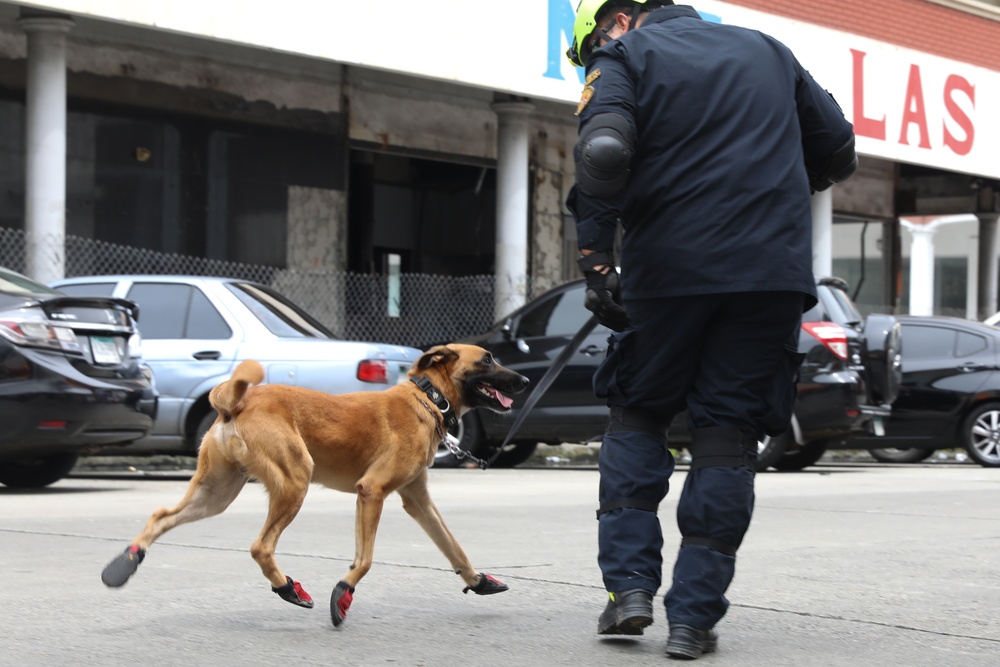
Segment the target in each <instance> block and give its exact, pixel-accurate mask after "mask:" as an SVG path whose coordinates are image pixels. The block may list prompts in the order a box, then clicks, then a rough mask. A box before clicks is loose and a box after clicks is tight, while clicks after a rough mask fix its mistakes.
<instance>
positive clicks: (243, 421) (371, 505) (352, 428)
mask: <svg viewBox="0 0 1000 667" xmlns="http://www.w3.org/2000/svg"><path fill="white" fill-rule="evenodd" d="M484 355H487V356H488V353H487V352H486V351H485V350H483V349H482V348H479V347H476V346H472V345H449V346H439V347H436V348H433V349H431V350H428V352H426V353H425V354H424V355H423V356H422V357H421V358H420V359H419V360H418V361H417V363H415V364H414V366H413V368H412V369H411V371H410V375H411V376H413V375H415V374H421V375H424V376H426V377H427V378H428V379H429V380H431V382H432V383H433V384H434V386H435V387H436V388H437V389H438V390H439V391H441V393H442V394H443V395H444V396H445V398H447V399H448V401H449V402H450V404H451V406H452V408H453V409H454V410H456V412H457V413H458V415H459V416H461V415H462V414H464V413H465V412H466V411H468V410H469V409H471V408H470V407H468V406H466V405H465V401H464V399H463V393H462V386H463V385H462V383H463V380H464V379H465V377H466V376H467V374H470V373H472V371H473V369H478V371H479V372H481V370H482V369H481V367H477V363H479V362H480V361H481V359H482V358H483V356H484ZM480 366H481V364H480ZM495 366H496V369H497V372H498V373H506V374H507V375H508V377H509V376H513V377H516V378H519V379H520V380H523V378H520V376H518V375H517V374H515V373H512V372H511V371H509V370H507V369H504V368H503V367H501V366H499V364H496V365H495ZM263 378H264V370H263V368H262V367H261V365H260V364H259V363H258V362H256V361H244V362H243V363H241V364H240V365H239V366H238V367H237V368H236V370H235V372H234V373H233V376H232V378H231V379H230V380H228V381H226V382H223V383H221V384H220V385H218V386H217V387H215V388H214V389H213V390H212V392H211V394H210V398H209V400H210V402H211V403H212V406H213V407H214V408H215V409H216V410H217V411H218V412H219V417H218V419H217V420H216V421H215V423H214V424H213V425H212V427H211V429H209V431H208V433H207V434H206V435H205V438H204V439H203V440H202V442H201V449H200V451H199V453H198V467H197V470H196V471H195V474H194V476H193V477H192V478H191V483H190V485H189V486H188V489H187V493H186V494H185V495H184V497H183V499H182V500H181V501H180V503H179V504H177V505H176V506H175V507H172V508H169V509H168V508H161V509H158V510H156V511H155V512H154V513H153V515H152V517H150V519H149V521H148V523H147V524H146V527H145V529H144V530H143V531H142V532H141V533H140V534H139V535H138V536H137V537H136V538H135V539H134V540H133V541H132V545H134V546H138V547H140V548H141V549H147V548H149V546H150V545H151V544H152V543H153V542H154V541H155V540H156V539H157V538H159V537H160V536H161V535H163V534H164V533H165V532H166V531H168V530H170V529H171V528H173V527H175V526H178V525H180V524H183V523H188V522H191V521H196V520H198V519H203V518H206V517H209V516H213V515H216V514H219V513H221V512H223V511H224V510H225V509H226V508H227V507H228V506H229V505H230V503H232V502H233V500H234V499H235V498H236V496H237V495H238V494H239V492H240V490H242V488H243V486H244V484H245V483H246V482H247V480H248V479H249V478H251V477H253V478H256V479H258V480H259V481H260V482H261V483H262V484H263V485H264V486H265V487H266V488H267V491H268V495H269V498H270V500H269V503H270V505H269V511H268V515H267V520H266V521H265V523H264V527H263V528H262V530H261V531H260V535H259V536H258V537H257V540H256V541H255V542H254V543H253V546H252V547H251V549H250V553H251V556H252V557H253V559H254V560H255V561H257V564H258V565H259V566H260V569H261V571H262V572H263V573H264V576H265V577H267V579H268V581H270V582H271V585H272V586H273V587H280V586H283V585H285V583H286V576H285V574H284V573H283V572H282V571H281V569H280V568H279V567H278V564H277V562H276V560H275V557H274V554H275V549H276V547H277V543H278V538H279V537H280V536H281V533H282V531H283V530H284V529H285V528H286V527H287V526H288V525H289V524H290V523H291V522H292V520H293V519H294V518H295V515H296V514H297V513H298V511H299V508H300V507H301V506H302V501H303V500H304V499H305V496H306V491H307V490H308V488H309V484H310V482H315V483H318V484H323V485H325V486H328V487H330V488H333V489H337V490H338V491H345V492H348V493H355V494H357V509H356V518H355V555H354V562H353V563H352V564H351V567H350V569H349V570H348V571H347V573H346V574H345V575H344V576H343V578H342V581H344V582H346V583H347V584H348V585H350V586H351V587H352V588H353V587H354V586H356V585H357V583H358V582H359V581H360V580H361V578H362V577H364V576H365V574H366V573H367V572H368V571H369V569H370V568H371V565H372V554H373V549H374V544H375V531H376V529H377V527H378V523H379V518H380V516H381V513H382V505H383V502H384V501H385V498H386V496H388V495H389V494H390V493H392V492H393V491H396V492H397V493H399V495H400V497H401V498H402V500H403V507H404V508H405V510H406V512H407V513H408V514H409V515H410V516H412V517H413V518H414V519H415V520H416V521H417V522H418V523H419V524H420V526H421V527H422V528H423V529H424V530H425V531H426V532H427V534H428V535H429V536H430V537H431V539H432V540H433V541H434V544H436V545H437V547H438V548H439V549H440V550H441V551H442V552H443V553H444V555H445V556H446V557H447V558H448V561H449V562H450V563H451V567H452V569H453V570H454V571H455V572H456V573H458V574H459V575H460V576H461V577H462V580H463V581H464V582H465V584H466V585H467V586H474V585H475V584H476V583H477V582H478V581H479V571H478V570H476V569H475V568H474V567H473V566H472V563H471V562H470V561H469V558H468V556H467V555H466V554H465V551H463V550H462V547H461V546H459V544H458V542H457V541H456V540H455V538H454V536H453V535H452V534H451V532H450V531H449V530H448V528H447V526H445V523H444V520H443V519H442V517H441V514H440V512H439V511H438V509H437V507H435V505H434V502H433V501H432V500H431V498H430V495H429V493H428V490H427V480H428V475H427V468H428V466H429V465H430V464H431V463H432V462H433V461H434V454H435V452H436V450H437V447H438V443H439V442H440V441H441V434H442V432H443V431H442V429H443V426H442V425H441V422H442V418H441V413H440V412H439V411H438V410H437V409H436V408H435V407H434V405H433V404H432V403H431V402H430V401H429V400H428V399H427V397H426V395H424V393H423V392H422V391H421V390H420V389H419V388H418V387H417V386H416V385H415V384H414V383H412V382H403V383H401V384H399V385H396V386H394V387H391V388H389V389H386V390H384V391H376V392H361V393H354V394H341V395H331V394H325V393H322V392H319V391H314V390H310V389H303V388H300V387H291V386H286V385H276V384H271V385H261V386H255V385H257V384H258V383H259V382H261V381H262V380H263ZM522 388H523V387H522ZM428 408H430V409H428Z"/></svg>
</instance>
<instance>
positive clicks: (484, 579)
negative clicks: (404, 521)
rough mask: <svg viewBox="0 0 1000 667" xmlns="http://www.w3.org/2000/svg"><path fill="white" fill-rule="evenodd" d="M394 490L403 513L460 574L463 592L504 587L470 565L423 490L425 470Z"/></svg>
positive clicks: (479, 592) (480, 592)
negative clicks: (413, 521) (400, 499)
mask: <svg viewBox="0 0 1000 667" xmlns="http://www.w3.org/2000/svg"><path fill="white" fill-rule="evenodd" d="M398 492H399V495H400V497H401V498H402V499H403V509H405V510H406V513H407V514H409V515H410V516H411V517H413V519H414V520H415V521H416V522H417V523H419V524H420V527H421V528H423V529H424V532H426V533H427V535H428V536H430V538H431V540H432V541H433V542H434V544H435V545H437V548H438V549H440V550H441V553H443V554H444V555H445V558H447V559H448V562H449V563H451V567H452V569H453V570H454V571H455V574H457V575H459V576H460V577H462V580H463V581H464V582H465V585H466V586H465V590H464V591H463V592H464V593H467V592H469V591H470V590H471V591H472V592H473V593H476V594H477V595H490V594H492V593H502V592H504V591H506V590H508V588H507V585H506V584H504V583H503V582H501V581H500V580H498V579H496V578H494V577H492V576H490V575H488V574H483V573H482V572H479V571H478V570H476V568H474V567H473V566H472V562H471V561H470V560H469V557H468V556H467V555H466V553H465V550H464V549H462V546H461V545H460V544H459V543H458V540H456V539H455V536H454V535H452V534H451V531H450V530H448V526H446V525H445V523H444V518H443V517H442V516H441V512H440V511H439V510H438V508H437V506H436V505H435V504H434V501H433V500H431V496H430V493H429V492H428V490H427V471H426V470H424V471H422V472H421V474H420V475H419V476H418V477H417V478H416V479H415V480H413V482H411V483H410V484H409V485H407V486H405V487H403V488H401V489H398Z"/></svg>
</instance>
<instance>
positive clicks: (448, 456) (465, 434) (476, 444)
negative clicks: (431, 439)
mask: <svg viewBox="0 0 1000 667" xmlns="http://www.w3.org/2000/svg"><path fill="white" fill-rule="evenodd" d="M448 433H451V434H452V435H453V436H455V437H456V438H458V448H459V449H462V450H465V451H467V452H469V453H470V454H472V455H473V456H476V457H478V458H485V456H486V454H485V452H483V451H482V450H484V449H486V437H485V436H484V435H483V426H482V424H480V423H479V416H478V415H476V411H475V410H470V411H469V412H466V413H465V416H464V417H462V418H461V419H460V420H459V421H458V423H457V424H455V426H453V427H452V428H450V429H448ZM465 460H467V459H465V458H459V457H457V456H455V455H454V454H452V453H451V450H450V449H448V447H447V446H445V444H444V443H443V442H442V443H439V444H438V448H437V453H436V454H435V455H434V466H433V467H435V468H457V467H459V466H460V465H462V461H465Z"/></svg>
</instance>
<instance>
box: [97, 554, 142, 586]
mask: <svg viewBox="0 0 1000 667" xmlns="http://www.w3.org/2000/svg"><path fill="white" fill-rule="evenodd" d="M145 557H146V550H145V549H142V548H140V547H137V546H136V545H134V544H133V545H131V546H130V547H128V548H127V549H125V551H124V552H123V553H120V554H118V555H117V556H115V557H114V559H112V561H111V562H110V563H108V564H107V565H105V566H104V571H103V572H101V581H103V582H104V585H105V586H109V587H111V588H118V587H119V586H124V585H125V582H126V581H128V579H129V577H131V576H132V575H133V574H135V571H136V570H138V569H139V563H141V562H142V559H143V558H145Z"/></svg>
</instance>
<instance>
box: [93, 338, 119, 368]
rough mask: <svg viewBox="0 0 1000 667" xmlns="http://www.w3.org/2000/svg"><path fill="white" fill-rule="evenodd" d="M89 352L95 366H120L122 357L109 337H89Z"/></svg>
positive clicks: (112, 339)
mask: <svg viewBox="0 0 1000 667" xmlns="http://www.w3.org/2000/svg"><path fill="white" fill-rule="evenodd" d="M90 351H91V352H93V354H94V363H95V364H120V363H121V362H122V355H121V353H120V352H119V351H118V346H117V345H115V339H114V338H112V337H110V336H91V337H90Z"/></svg>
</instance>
